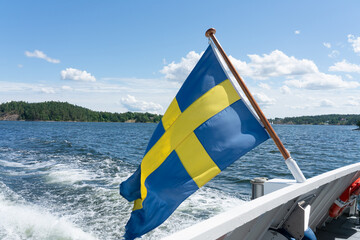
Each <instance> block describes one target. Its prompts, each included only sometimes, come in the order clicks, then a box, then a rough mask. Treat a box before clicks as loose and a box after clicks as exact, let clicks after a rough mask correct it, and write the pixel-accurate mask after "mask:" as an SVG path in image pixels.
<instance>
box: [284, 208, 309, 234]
mask: <svg viewBox="0 0 360 240" xmlns="http://www.w3.org/2000/svg"><path fill="white" fill-rule="evenodd" d="M310 210H311V205H310V204H306V202H305V201H301V202H298V203H297V205H296V207H295V209H294V210H293V211H292V213H291V214H290V216H289V217H288V218H287V219H286V221H285V222H284V224H283V228H284V229H285V230H286V231H287V232H288V233H290V234H291V236H293V237H294V238H295V239H302V238H303V237H304V233H305V231H306V229H308V227H309V219H310Z"/></svg>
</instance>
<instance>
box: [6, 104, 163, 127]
mask: <svg viewBox="0 0 360 240" xmlns="http://www.w3.org/2000/svg"><path fill="white" fill-rule="evenodd" d="M6 119H11V120H25V121H75V122H159V121H160V119H161V115H158V114H152V113H137V112H126V113H110V112H96V111H92V110H90V109H87V108H84V107H79V106H76V105H73V104H70V103H67V102H54V101H50V102H41V103H27V102H22V101H21V102H8V103H3V104H0V120H6Z"/></svg>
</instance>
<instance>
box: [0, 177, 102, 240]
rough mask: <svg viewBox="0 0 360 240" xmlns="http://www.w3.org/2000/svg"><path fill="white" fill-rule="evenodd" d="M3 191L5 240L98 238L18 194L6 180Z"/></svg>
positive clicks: (0, 210) (1, 232) (0, 230)
mask: <svg viewBox="0 0 360 240" xmlns="http://www.w3.org/2000/svg"><path fill="white" fill-rule="evenodd" d="M0 191H1V192H0V238H1V239H34V240H35V239H36V240H42V239H44V240H47V239H69V240H82V239H84V240H85V239H86V240H87V239H89V240H92V239H96V238H95V237H94V236H93V235H92V234H91V233H87V232H84V231H83V230H82V229H81V228H79V227H78V226H76V224H74V223H73V222H71V221H69V219H68V218H67V217H66V216H57V215H54V214H52V213H50V212H49V211H48V210H46V209H45V208H42V207H40V206H37V205H31V204H28V203H26V202H25V201H24V200H23V199H21V197H16V194H15V193H14V192H12V191H11V190H10V189H9V188H7V187H6V186H5V185H4V184H3V183H1V186H0ZM14 196H15V197H14Z"/></svg>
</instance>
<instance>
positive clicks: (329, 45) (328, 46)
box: [323, 42, 331, 48]
mask: <svg viewBox="0 0 360 240" xmlns="http://www.w3.org/2000/svg"><path fill="white" fill-rule="evenodd" d="M323 45H324V47H326V48H331V44H330V43H328V42H324V43H323Z"/></svg>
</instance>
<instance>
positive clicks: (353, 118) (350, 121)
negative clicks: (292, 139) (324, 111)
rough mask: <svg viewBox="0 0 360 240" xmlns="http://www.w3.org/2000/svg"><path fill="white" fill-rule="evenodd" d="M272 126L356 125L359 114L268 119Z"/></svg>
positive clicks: (359, 124) (359, 119) (358, 121)
mask: <svg viewBox="0 0 360 240" xmlns="http://www.w3.org/2000/svg"><path fill="white" fill-rule="evenodd" d="M269 121H270V122H271V123H273V124H297V125H298V124H300V125H301V124H302V125H304V124H307V125H358V126H359V127H360V115H359V114H328V115H318V116H302V117H285V118H274V119H269Z"/></svg>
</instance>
